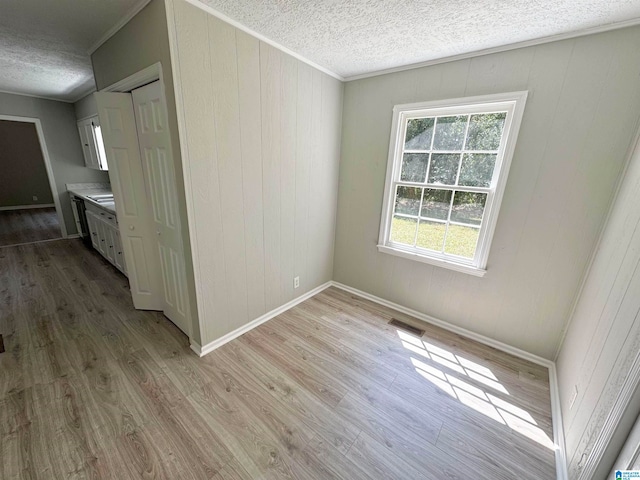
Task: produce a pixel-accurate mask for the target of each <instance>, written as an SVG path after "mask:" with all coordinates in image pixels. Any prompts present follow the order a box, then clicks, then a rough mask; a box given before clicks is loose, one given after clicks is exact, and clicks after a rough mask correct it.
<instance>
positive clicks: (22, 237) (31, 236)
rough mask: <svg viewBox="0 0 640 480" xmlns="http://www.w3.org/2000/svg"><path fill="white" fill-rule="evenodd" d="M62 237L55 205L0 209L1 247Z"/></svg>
mask: <svg viewBox="0 0 640 480" xmlns="http://www.w3.org/2000/svg"><path fill="white" fill-rule="evenodd" d="M61 237H62V233H61V231H60V223H59V222H58V215H57V213H56V209H55V208H53V207H45V208H29V209H24V210H2V211H0V247H5V246H8V245H19V244H22V243H33V242H41V241H43V240H52V239H54V238H61Z"/></svg>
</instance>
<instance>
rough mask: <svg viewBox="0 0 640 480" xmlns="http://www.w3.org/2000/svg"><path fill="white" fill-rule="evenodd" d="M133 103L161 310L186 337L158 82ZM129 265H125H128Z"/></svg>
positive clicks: (175, 208)
mask: <svg viewBox="0 0 640 480" xmlns="http://www.w3.org/2000/svg"><path fill="white" fill-rule="evenodd" d="M131 93H132V96H133V104H134V109H135V117H136V125H137V129H138V142H139V144H140V156H141V158H142V168H143V171H144V178H145V183H146V186H147V188H148V194H149V203H150V206H151V208H150V210H151V218H152V220H153V227H154V230H155V234H156V239H157V245H156V248H157V251H158V256H159V258H160V269H161V272H162V281H163V287H164V288H163V300H164V305H163V311H164V314H165V315H166V316H167V317H168V318H170V319H171V320H172V321H173V323H175V324H176V325H177V326H178V327H179V328H180V329H181V330H182V331H183V332H185V333H186V334H187V335H188V334H189V322H188V314H187V308H188V302H187V293H186V278H185V263H184V262H185V261H184V253H183V252H184V250H183V248H182V237H181V231H180V218H179V215H178V199H177V192H176V181H175V175H174V162H173V155H172V151H171V138H170V136H169V130H168V128H167V114H166V107H165V102H164V97H163V95H162V88H161V86H160V82H158V81H156V82H153V83H150V84H148V85H145V86H144V87H141V88H138V89H136V90H133V91H132V92H131ZM127 264H128V263H127Z"/></svg>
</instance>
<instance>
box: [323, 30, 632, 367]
mask: <svg viewBox="0 0 640 480" xmlns="http://www.w3.org/2000/svg"><path fill="white" fill-rule="evenodd" d="M639 44H640V27H631V28H626V29H621V30H617V31H611V32H607V33H602V34H598V35H590V36H585V37H580V38H575V39H571V40H564V41H559V42H553V43H547V44H543V45H539V46H535V47H529V48H521V49H516V50H511V51H508V52H502V53H496V54H493V55H485V56H479V57H474V58H471V59H467V60H460V61H456V62H450V63H444V64H440V65H435V66H430V67H424V68H420V69H415V70H409V71H404V72H398V73H391V74H388V75H383V76H378V77H373V78H368V79H363V80H358V81H353V82H348V83H347V84H346V86H345V93H344V117H343V121H344V127H343V142H342V158H341V164H340V189H339V201H338V205H339V207H338V224H337V234H336V255H335V261H334V279H335V280H336V281H338V282H341V283H345V284H347V285H350V286H353V287H356V288H358V289H360V290H364V291H366V292H369V293H371V294H374V295H377V296H380V297H383V298H386V299H388V300H391V301H393V302H396V303H399V304H401V305H405V306H407V307H410V308H413V309H415V310H418V311H421V312H424V313H426V314H428V315H432V316H434V317H437V318H440V319H442V320H445V321H448V322H450V323H452V324H455V325H458V326H461V327H463V328H466V329H469V330H472V331H474V332H477V333H480V334H483V335H486V336H488V337H491V338H494V339H497V340H499V341H502V342H504V343H506V344H508V345H512V346H515V347H518V348H521V349H523V350H526V351H529V352H531V353H534V354H537V355H540V356H542V357H545V358H549V359H553V358H554V356H555V353H556V351H557V348H558V346H559V343H560V340H561V338H562V334H563V329H564V328H565V325H566V322H567V319H568V317H569V315H570V312H571V308H572V304H573V302H574V299H575V297H576V294H577V290H578V287H579V285H580V282H581V278H582V277H583V275H584V271H585V268H586V264H587V262H588V260H589V257H590V255H591V252H592V250H593V248H594V244H595V242H596V240H597V238H598V235H599V232H600V230H601V226H602V224H603V221H604V218H605V216H606V214H607V211H608V208H609V205H610V203H611V199H612V196H613V191H614V186H615V185H616V182H617V180H618V178H619V176H620V173H621V169H622V166H623V164H624V160H625V154H626V151H627V149H628V147H629V144H630V141H631V139H632V137H633V135H634V133H635V125H636V122H637V120H638V117H639V115H640V89H638V75H639V73H640V49H638V48H637V46H638V45H639ZM517 90H528V91H529V98H528V100H527V105H526V108H525V112H524V118H523V122H522V126H521V129H520V135H519V138H518V142H517V146H516V151H515V155H514V158H513V163H512V166H511V171H510V174H509V179H508V182H507V187H506V191H505V195H504V200H503V203H502V207H501V211H500V215H499V218H498V223H497V228H496V232H495V236H494V239H493V243H492V246H491V251H490V254H489V262H488V266H487V270H488V271H487V274H486V276H485V277H484V278H476V277H472V276H470V275H467V274H464V273H458V272H454V271H451V270H446V269H443V268H440V267H435V266H431V265H426V264H422V263H418V262H414V261H411V260H407V259H403V258H399V257H394V256H391V255H388V254H384V253H379V252H378V251H377V248H376V243H377V239H378V231H379V227H380V212H381V207H382V196H383V188H384V181H385V172H386V170H385V169H386V164H387V155H388V151H389V134H390V129H391V117H392V108H393V106H394V105H396V104H401V103H410V102H418V101H427V100H438V99H446V98H456V97H465V96H473V95H483V94H490V93H501V92H509V91H517Z"/></svg>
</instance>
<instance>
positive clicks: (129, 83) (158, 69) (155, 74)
mask: <svg viewBox="0 0 640 480" xmlns="http://www.w3.org/2000/svg"><path fill="white" fill-rule="evenodd" d="M155 81H158V82H160V93H161V95H162V98H163V100H164V108H165V115H167V116H168V105H167V93H166V89H165V84H164V76H163V71H162V64H161V63H160V62H156V63H154V64H152V65H149V66H148V67H146V68H143V69H142V70H140V71H138V72H136V73H134V74H132V75H129V76H128V77H125V78H123V79H121V80H118V81H117V82H115V83H112V84H111V85H108V86H106V87H104V88H103V89H101V90H100V91H101V92H119V93H131V91H132V90H135V89H136V88H140V87H143V86H145V85H147V84H149V83H152V82H155ZM136 135H137V132H136ZM173 147H174V146H173V145H172V148H173ZM172 153H173V152H172ZM174 161H175V158H174ZM176 181H177V179H176ZM176 187H177V185H176ZM177 213H178V220H179V221H180V230H181V232H182V231H184V225H185V223H184V222H185V221H186V219H185V218H182V215H181V214H180V211H179V209H178V211H177ZM181 235H182V233H181ZM180 242H181V247H182V255H183V257H184V258H183V260H184V262H185V268H186V262H187V261H191V259H190V258H189V259H188V258H187V257H186V251H185V245H184V238H181V239H180ZM187 288H188V285H187ZM188 293H189V292H187V330H188V331H187V332H185V333H186V335H187V336H188V337H189V341H190V342H191V339H192V338H193V320H192V317H191V309H192V306H191V302H190V299H189V297H190V295H189V294H188Z"/></svg>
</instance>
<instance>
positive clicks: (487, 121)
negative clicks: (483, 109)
mask: <svg viewBox="0 0 640 480" xmlns="http://www.w3.org/2000/svg"><path fill="white" fill-rule="evenodd" d="M506 116H507V113H506V112H501V113H485V114H483V115H471V120H470V122H469V133H468V134H467V145H466V149H467V150H498V147H500V139H501V138H502V129H503V128H504V119H505V118H506Z"/></svg>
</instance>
